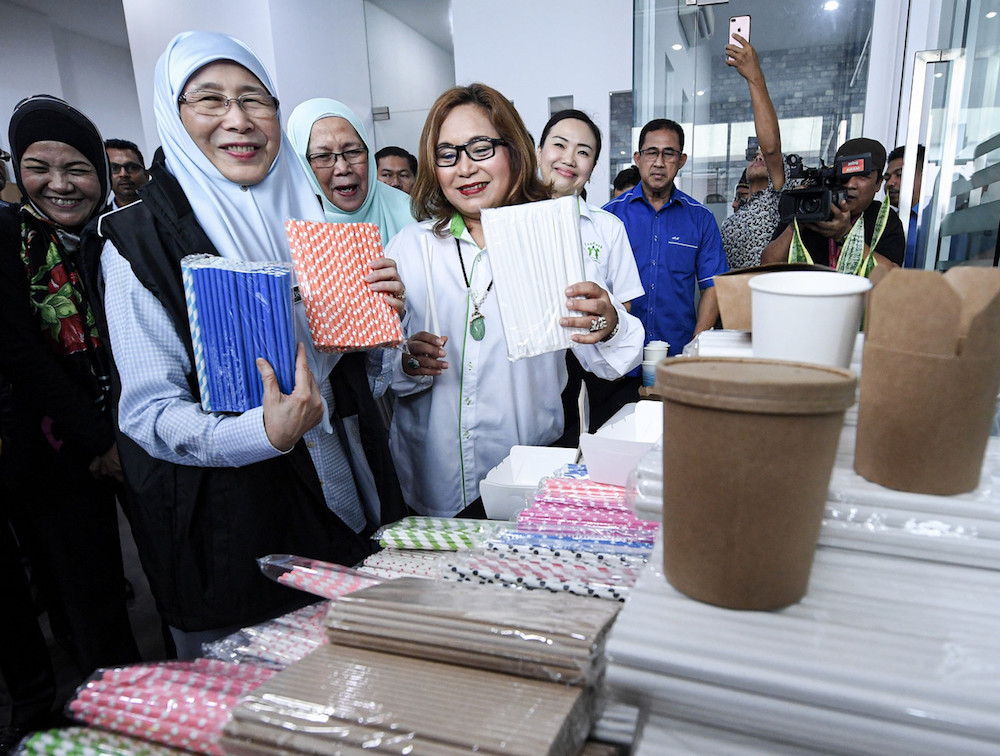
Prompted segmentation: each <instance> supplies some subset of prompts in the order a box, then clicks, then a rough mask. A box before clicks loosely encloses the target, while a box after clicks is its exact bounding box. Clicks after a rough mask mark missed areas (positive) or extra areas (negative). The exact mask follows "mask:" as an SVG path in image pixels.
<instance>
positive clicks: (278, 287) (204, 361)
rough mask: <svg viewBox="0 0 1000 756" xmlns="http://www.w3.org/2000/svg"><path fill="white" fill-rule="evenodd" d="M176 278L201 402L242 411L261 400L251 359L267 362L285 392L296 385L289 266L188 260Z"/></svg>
mask: <svg viewBox="0 0 1000 756" xmlns="http://www.w3.org/2000/svg"><path fill="white" fill-rule="evenodd" d="M181 279H182V281H183V283H184V296H185V299H186V302H187V311H188V323H189V325H190V327H191V341H192V343H193V345H194V360H195V369H196V372H197V375H198V391H199V393H200V394H201V405H202V407H203V408H204V409H205V410H206V411H208V412H245V411H246V410H248V409H252V408H253V407H259V406H260V405H261V403H262V401H263V384H262V383H261V380H260V374H259V373H258V371H257V365H256V360H257V358H258V357H263V358H265V359H266V360H267V361H268V362H270V363H271V366H272V367H273V368H274V372H275V374H276V375H277V377H278V385H279V386H280V387H281V390H282V391H283V392H284V393H291V391H292V388H293V385H294V382H295V321H294V319H293V315H292V271H291V266H289V265H287V264H282V263H277V262H267V263H261V262H248V261H245V260H229V259H226V258H224V257H218V256H217V255H188V256H187V257H185V258H184V259H183V260H181Z"/></svg>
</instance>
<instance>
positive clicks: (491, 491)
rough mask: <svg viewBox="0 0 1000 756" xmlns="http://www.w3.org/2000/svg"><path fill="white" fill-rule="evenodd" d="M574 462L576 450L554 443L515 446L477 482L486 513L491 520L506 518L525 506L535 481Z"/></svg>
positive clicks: (536, 485) (535, 483)
mask: <svg viewBox="0 0 1000 756" xmlns="http://www.w3.org/2000/svg"><path fill="white" fill-rule="evenodd" d="M575 461H576V449H564V448H560V447H555V446H515V447H513V448H512V449H511V450H510V454H508V455H507V458H506V459H505V460H504V461H503V462H501V463H500V464H499V465H497V466H496V467H494V468H493V469H492V470H490V471H489V473H488V474H487V475H486V478H485V479H484V480H483V481H482V482H481V483H480V484H479V495H480V496H481V497H482V499H483V507H484V508H485V509H486V516H487V517H489V518H490V519H491V520H509V519H510V518H511V517H513V516H514V515H515V514H517V513H518V512H520V511H521V510H522V509H524V508H525V506H527V497H529V496H533V495H534V493H535V489H536V488H538V481H540V480H541V479H542V478H544V477H546V476H548V475H551V474H552V473H554V472H555V471H556V470H558V469H559V468H560V467H562V466H563V465H567V464H570V463H572V462H575Z"/></svg>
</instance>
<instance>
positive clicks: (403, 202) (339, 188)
mask: <svg viewBox="0 0 1000 756" xmlns="http://www.w3.org/2000/svg"><path fill="white" fill-rule="evenodd" d="M288 137H289V139H290V140H291V142H292V146H293V147H294V148H295V154H296V155H298V158H299V160H300V161H301V163H302V165H303V166H305V168H306V173H307V175H308V176H309V179H310V181H312V184H313V188H314V189H315V190H316V191H317V193H318V194H319V195H320V197H321V199H322V202H323V210H324V211H325V213H326V219H327V220H328V221H331V222H332V223H374V224H375V225H377V226H378V227H379V231H381V233H382V245H383V246H385V245H386V244H388V243H389V240H390V239H391V238H392V237H393V236H395V235H396V232H397V231H399V229H401V228H402V227H403V226H406V225H409V224H410V223H413V221H414V218H413V215H412V214H411V213H410V197H409V195H407V194H404V193H403V192H401V191H399V190H398V189H394V188H393V187H391V186H389V185H388V184H383V183H382V182H381V181H377V180H376V179H375V176H376V174H377V170H376V166H375V154H374V151H373V150H372V149H371V145H370V144H369V141H368V134H367V133H366V132H365V127H364V126H363V125H362V123H361V119H360V118H358V116H357V114H356V113H355V112H354V111H353V110H351V109H350V108H349V107H347V106H346V105H344V103H342V102H337V101H336V100H331V99H328V98H322V97H320V98H316V99H314V100H306V101H305V102H303V103H302V104H301V105H299V106H298V107H297V108H295V110H293V111H292V114H291V116H289V118H288Z"/></svg>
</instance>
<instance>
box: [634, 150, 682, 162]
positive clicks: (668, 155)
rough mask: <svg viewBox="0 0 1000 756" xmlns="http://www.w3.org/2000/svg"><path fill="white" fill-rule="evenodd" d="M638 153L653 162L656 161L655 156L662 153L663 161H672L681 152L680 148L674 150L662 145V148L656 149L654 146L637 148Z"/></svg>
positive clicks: (677, 157) (678, 156)
mask: <svg viewBox="0 0 1000 756" xmlns="http://www.w3.org/2000/svg"><path fill="white" fill-rule="evenodd" d="M639 154H640V155H642V157H643V158H645V159H646V160H649V161H650V162H654V163H655V162H656V158H658V157H660V156H661V155H662V156H663V162H664V163H672V162H674V161H675V160H677V159H679V158H680V156H681V155H682V154H683V153H681V151H680V150H675V149H674V148H673V147H664V148H663V149H662V150H658V149H656V148H655V147H647V148H646V149H644V150H639Z"/></svg>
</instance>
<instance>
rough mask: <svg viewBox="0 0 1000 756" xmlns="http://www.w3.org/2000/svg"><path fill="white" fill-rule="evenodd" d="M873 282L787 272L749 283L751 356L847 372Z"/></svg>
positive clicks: (767, 275) (814, 272) (764, 276)
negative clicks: (810, 364) (813, 364)
mask: <svg viewBox="0 0 1000 756" xmlns="http://www.w3.org/2000/svg"><path fill="white" fill-rule="evenodd" d="M871 287H872V283H871V281H869V280H868V279H867V278H863V277H861V276H852V275H848V274H846V273H824V272H820V271H786V272H781V273H765V274H763V275H760V276H756V277H754V278H752V279H751V280H750V289H751V292H752V293H751V303H752V305H751V306H752V311H753V315H752V325H753V356H754V357H756V358H760V359H772V360H794V361H796V362H810V363H815V364H820V365H831V366H833V367H839V368H844V369H847V368H849V367H850V366H851V354H852V352H853V350H854V341H855V338H856V336H857V334H858V327H859V326H860V325H861V316H862V314H863V313H864V309H865V293H866V292H867V291H868V290H869V289H870V288H871Z"/></svg>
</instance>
